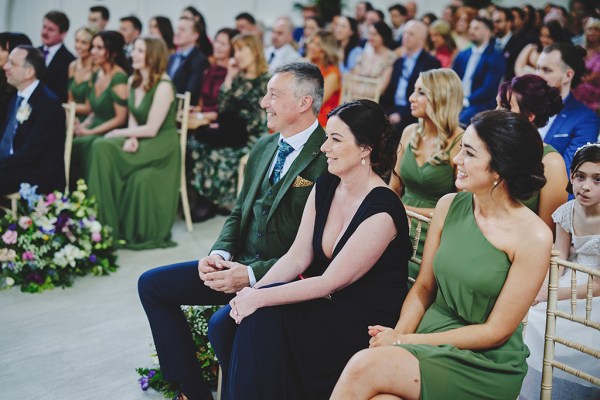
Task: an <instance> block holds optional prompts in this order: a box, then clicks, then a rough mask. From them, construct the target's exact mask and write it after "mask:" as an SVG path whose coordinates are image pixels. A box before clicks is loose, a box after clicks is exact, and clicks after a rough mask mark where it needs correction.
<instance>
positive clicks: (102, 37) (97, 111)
mask: <svg viewBox="0 0 600 400" xmlns="http://www.w3.org/2000/svg"><path fill="white" fill-rule="evenodd" d="M123 44H124V40H123V36H122V35H121V34H120V33H119V32H115V31H103V32H100V33H98V34H96V35H95V36H94V37H93V39H92V50H91V54H92V62H93V63H94V65H95V66H96V67H97V68H98V70H97V71H96V72H95V73H94V74H93V75H92V87H91V89H90V91H89V94H88V101H89V103H90V110H91V112H90V114H89V115H88V116H87V118H86V119H85V120H84V121H83V122H82V123H80V124H77V125H76V127H75V138H74V139H73V155H72V163H71V168H72V169H73V170H74V171H73V172H72V173H71V176H72V177H73V179H75V180H76V179H78V178H81V177H83V178H85V179H86V181H88V180H89V177H88V169H89V152H90V149H91V145H92V143H93V142H94V141H95V140H96V139H98V138H99V137H100V136H102V135H104V134H105V133H107V132H109V131H111V130H113V129H116V128H120V127H122V126H124V125H125V123H126V122H127V75H128V73H129V70H130V67H129V62H128V61H127V58H125V53H124V52H123Z"/></svg>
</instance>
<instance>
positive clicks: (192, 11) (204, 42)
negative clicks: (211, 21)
mask: <svg viewBox="0 0 600 400" xmlns="http://www.w3.org/2000/svg"><path fill="white" fill-rule="evenodd" d="M181 17H182V18H190V19H193V20H194V21H196V22H197V23H198V24H199V25H200V35H199V36H198V42H197V43H198V47H199V48H200V50H202V52H203V53H204V54H205V55H206V56H207V57H209V58H210V57H211V56H212V55H213V44H212V42H211V41H210V38H209V37H208V35H207V34H206V30H207V28H206V20H205V19H204V15H202V13H201V12H200V11H198V10H197V9H196V8H195V7H192V6H187V7H186V8H184V9H183V11H182V13H181Z"/></svg>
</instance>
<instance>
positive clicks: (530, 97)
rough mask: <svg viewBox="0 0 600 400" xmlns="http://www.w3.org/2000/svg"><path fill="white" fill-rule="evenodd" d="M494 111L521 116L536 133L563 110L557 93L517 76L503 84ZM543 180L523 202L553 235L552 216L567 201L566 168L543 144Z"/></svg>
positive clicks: (540, 82)
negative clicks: (534, 128)
mask: <svg viewBox="0 0 600 400" xmlns="http://www.w3.org/2000/svg"><path fill="white" fill-rule="evenodd" d="M497 102H498V108H502V109H505V110H508V111H512V112H515V113H519V114H522V115H524V116H526V117H527V118H528V119H529V121H530V122H531V123H532V124H533V125H534V126H535V127H536V128H538V129H540V128H542V127H544V126H546V124H547V123H548V120H549V119H550V117H552V116H553V115H556V114H558V113H559V112H560V110H561V109H562V107H563V102H562V98H561V97H560V91H559V90H558V89H556V88H553V87H550V86H548V84H547V83H546V81H545V80H544V79H543V78H541V77H539V76H537V75H531V74H527V75H521V76H517V77H514V78H513V79H512V80H510V81H506V82H504V83H503V84H502V85H501V86H500V90H499V91H498V98H497ZM542 163H544V176H545V177H546V184H545V185H544V187H543V188H542V190H540V191H539V192H538V193H535V194H534V195H533V196H531V197H530V198H529V199H527V200H525V201H523V204H525V205H526V206H527V207H529V209H531V211H533V212H534V213H536V214H537V215H539V217H540V218H541V219H543V220H544V222H545V223H546V224H547V225H548V227H549V228H550V229H551V230H552V232H556V230H555V224H554V221H553V219H552V214H553V213H554V211H556V209H557V208H558V207H560V206H561V205H563V204H564V203H566V202H567V200H568V193H567V189H566V187H567V183H568V181H569V179H568V176H567V167H566V165H565V160H564V159H563V158H562V156H561V155H560V153H559V152H558V151H556V149H555V148H554V147H552V146H550V145H549V144H544V157H543V158H542Z"/></svg>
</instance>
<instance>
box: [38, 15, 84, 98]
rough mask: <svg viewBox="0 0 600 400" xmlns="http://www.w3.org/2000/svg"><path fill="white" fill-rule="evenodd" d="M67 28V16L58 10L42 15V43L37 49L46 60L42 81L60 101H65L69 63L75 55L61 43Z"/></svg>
mask: <svg viewBox="0 0 600 400" xmlns="http://www.w3.org/2000/svg"><path fill="white" fill-rule="evenodd" d="M68 30H69V18H68V17H67V16H66V15H65V14H64V13H62V12H60V11H50V12H48V13H46V15H44V23H43V25H42V43H43V46H41V47H40V48H39V49H40V51H41V52H42V54H43V55H44V60H45V62H46V74H45V75H44V78H43V80H44V83H45V84H46V85H47V86H48V88H49V89H50V90H52V91H53V92H54V93H55V94H56V95H57V96H58V99H59V100H60V101H62V102H63V103H64V102H65V101H67V85H68V83H69V64H71V62H72V61H73V60H75V56H74V55H73V54H71V52H70V51H69V50H67V48H66V47H65V45H64V44H63V40H64V39H65V36H66V35H67V31H68Z"/></svg>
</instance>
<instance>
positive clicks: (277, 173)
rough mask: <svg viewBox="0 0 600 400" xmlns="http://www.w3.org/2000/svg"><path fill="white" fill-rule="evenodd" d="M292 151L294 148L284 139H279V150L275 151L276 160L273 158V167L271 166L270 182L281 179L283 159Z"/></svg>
mask: <svg viewBox="0 0 600 400" xmlns="http://www.w3.org/2000/svg"><path fill="white" fill-rule="evenodd" d="M293 151H294V148H293V147H292V146H290V145H289V144H288V143H287V142H286V141H285V140H281V141H279V151H278V152H277V160H275V167H274V168H273V174H272V175H271V183H272V184H273V185H274V184H276V183H277V182H279V180H280V179H281V170H282V169H283V164H285V159H286V158H287V156H289V155H290V154H291V153H292V152H293Z"/></svg>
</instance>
